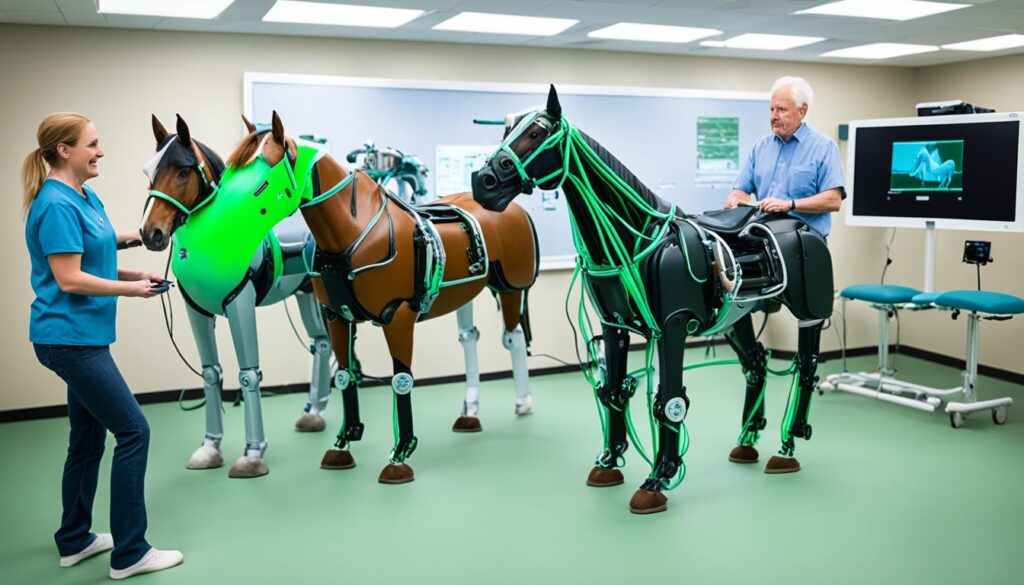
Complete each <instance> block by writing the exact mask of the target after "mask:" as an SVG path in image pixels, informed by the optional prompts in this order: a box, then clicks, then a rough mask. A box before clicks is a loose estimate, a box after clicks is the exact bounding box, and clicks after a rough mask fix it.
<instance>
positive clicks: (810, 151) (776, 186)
mask: <svg viewBox="0 0 1024 585" xmlns="http://www.w3.org/2000/svg"><path fill="white" fill-rule="evenodd" d="M734 188H736V189H739V190H740V191H743V192H745V193H750V194H751V195H753V194H756V195H757V199H758V200H764V199H767V198H768V197H775V198H776V199H803V198H804V197H810V196H811V195H816V194H818V193H821V192H822V191H827V190H829V189H839V190H840V191H841V192H842V195H843V197H844V198H845V197H846V182H845V180H844V179H843V168H842V166H841V165H840V163H839V147H838V146H837V145H836V143H835V141H834V140H832V139H831V138H829V137H828V136H825V135H824V134H822V133H821V132H818V131H816V130H813V129H811V127H810V126H808V125H807V124H801V125H800V127H799V128H797V130H796V132H794V133H793V135H792V136H790V137H789V141H787V142H783V141H782V139H781V138H779V137H778V136H776V135H775V134H769V135H768V136H765V137H764V138H762V139H760V140H758V141H757V143H755V144H754V148H753V150H751V151H750V158H749V159H747V164H746V165H744V166H743V170H742V171H740V174H739V176H738V177H737V178H736V184H735V186H734ZM790 215H793V216H794V217H798V218H800V219H801V220H803V221H804V222H805V223H806V224H807V225H809V226H810V227H811V228H813V229H814V230H815V231H817V232H818V233H820V234H821V235H823V236H827V235H828V234H829V232H830V231H832V214H831V213H800V212H793V213H791V214H790Z"/></svg>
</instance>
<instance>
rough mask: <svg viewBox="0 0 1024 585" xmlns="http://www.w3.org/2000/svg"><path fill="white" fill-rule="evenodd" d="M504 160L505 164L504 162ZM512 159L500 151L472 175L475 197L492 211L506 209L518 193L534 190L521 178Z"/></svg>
mask: <svg viewBox="0 0 1024 585" xmlns="http://www.w3.org/2000/svg"><path fill="white" fill-rule="evenodd" d="M503 161H505V162H504V164H503ZM511 163H512V159H511V158H509V156H508V155H507V154H505V153H499V154H498V155H497V156H495V157H494V158H492V159H491V160H490V161H489V162H488V164H486V165H484V166H483V167H482V168H481V169H480V170H478V171H474V172H473V175H472V181H471V184H472V188H473V199H475V200H476V202H477V203H479V204H480V205H482V206H484V208H485V209H490V210H492V211H504V210H505V208H506V207H508V204H509V203H511V202H512V200H513V199H515V198H516V196H517V195H519V194H520V193H524V192H529V191H532V188H530V189H527V188H526V185H524V184H523V182H522V181H521V180H519V175H518V173H517V172H516V170H515V165H513V164H511Z"/></svg>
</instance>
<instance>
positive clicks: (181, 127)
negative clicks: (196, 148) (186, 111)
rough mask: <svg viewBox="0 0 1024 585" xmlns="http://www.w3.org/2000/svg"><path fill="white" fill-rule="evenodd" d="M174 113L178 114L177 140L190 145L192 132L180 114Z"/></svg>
mask: <svg viewBox="0 0 1024 585" xmlns="http://www.w3.org/2000/svg"><path fill="white" fill-rule="evenodd" d="M175 115H176V116H178V142H180V143H182V144H184V145H185V146H191V145H192V132H191V131H189V129H188V124H186V123H185V120H182V119H181V115H180V114H175Z"/></svg>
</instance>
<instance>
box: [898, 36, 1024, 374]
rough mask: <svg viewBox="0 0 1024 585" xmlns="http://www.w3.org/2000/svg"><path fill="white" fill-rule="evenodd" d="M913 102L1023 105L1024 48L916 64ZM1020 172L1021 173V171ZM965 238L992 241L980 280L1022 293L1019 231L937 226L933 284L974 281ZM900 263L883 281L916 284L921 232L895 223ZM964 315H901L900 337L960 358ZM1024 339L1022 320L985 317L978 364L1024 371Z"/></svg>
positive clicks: (1023, 242) (1004, 108)
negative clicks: (962, 60) (965, 257)
mask: <svg viewBox="0 0 1024 585" xmlns="http://www.w3.org/2000/svg"><path fill="white" fill-rule="evenodd" d="M914 99H915V101H919V102H920V101H936V100H948V99H962V100H965V101H968V102H970V103H973V104H976V105H981V106H986V107H990V108H995V109H996V111H999V112H1012V111H1024V55H1017V56H1012V57H1001V58H995V59H984V60H980V61H970V62H967V63H959V64H955V65H943V66H936V67H928V68H924V69H920V70H918V71H917V74H916V76H915V79H914ZM1018 172H1021V170H1019V171H1018ZM964 240H989V241H991V242H992V257H993V258H994V259H995V262H994V263H993V264H991V265H989V266H987V267H984V268H982V287H983V288H985V289H986V290H995V291H1001V292H1006V293H1010V294H1014V295H1017V296H1022V297H1024V254H1022V251H1024V235H1022V234H1004V233H993V232H966V231H939V232H937V246H936V258H937V261H936V268H935V288H936V290H949V289H958V288H967V289H970V288H974V287H975V282H976V273H975V268H974V267H973V266H970V265H967V264H963V263H961V262H960V258H961V257H962V256H963V245H964ZM894 250H895V257H896V259H897V262H896V263H895V264H894V265H893V270H891V272H892V280H889V279H887V281H888V282H894V283H903V284H908V285H910V286H921V283H922V282H923V279H924V276H923V258H924V233H923V231H922V230H900V231H899V232H898V233H897V235H896V239H895V242H894ZM965 339H966V322H965V320H964V319H958V320H956V321H953V320H952V319H950V318H949V316H948V314H933V313H931V312H922V313H917V314H908V315H906V316H905V318H904V319H903V343H906V344H907V345H911V346H914V347H919V348H923V349H927V350H930V351H934V352H938V353H941V354H945V355H949V356H956V357H959V358H960V359H963V357H964V350H965ZM1022 342H1024V319H1020V318H1018V319H1014V320H1012V321H1005V322H985V323H984V324H983V325H982V327H981V349H980V353H979V355H980V356H981V363H982V364H984V365H988V366H993V367H996V368H1002V369H1005V370H1010V371H1012V372H1017V373H1024V362H1022V360H1021V358H1020V354H1019V353H1018V351H1019V350H1020V348H1021V344H1022Z"/></svg>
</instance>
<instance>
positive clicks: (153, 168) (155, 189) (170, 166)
mask: <svg viewBox="0 0 1024 585" xmlns="http://www.w3.org/2000/svg"><path fill="white" fill-rule="evenodd" d="M152 123H153V137H154V138H155V139H156V148H157V152H156V155H155V156H154V157H153V158H152V159H151V160H150V161H149V163H147V164H146V166H145V167H144V168H143V173H145V174H146V176H147V177H149V200H148V201H147V202H146V209H145V211H143V215H142V227H141V228H140V231H141V233H142V241H143V243H144V244H145V245H146V247H147V248H149V249H150V250H154V251H160V250H164V249H166V248H167V246H168V244H170V241H171V235H172V234H173V233H174V230H176V229H178V227H179V226H181V225H182V224H183V223H185V221H186V220H187V219H188V216H189V215H190V214H191V213H192V212H193V211H195V210H196V209H197V208H198V206H199V205H200V204H201V203H202V202H203V201H204V200H207V199H208V198H210V197H212V196H213V194H214V192H215V190H216V185H217V181H218V180H220V175H221V173H222V172H223V170H224V163H223V162H222V161H221V159H220V157H219V156H217V154H216V153H215V152H213V151H212V150H210V149H209V148H208V147H207V146H205V145H204V144H202V143H200V142H199V141H198V140H193V139H192V133H191V131H190V130H189V127H188V124H186V123H185V120H183V119H182V117H181V116H180V115H179V116H177V128H176V130H177V134H170V133H169V132H168V131H167V130H166V129H165V128H164V125H163V124H162V123H161V122H160V120H159V119H158V118H157V117H156V115H155V114H154V115H153V119H152Z"/></svg>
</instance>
